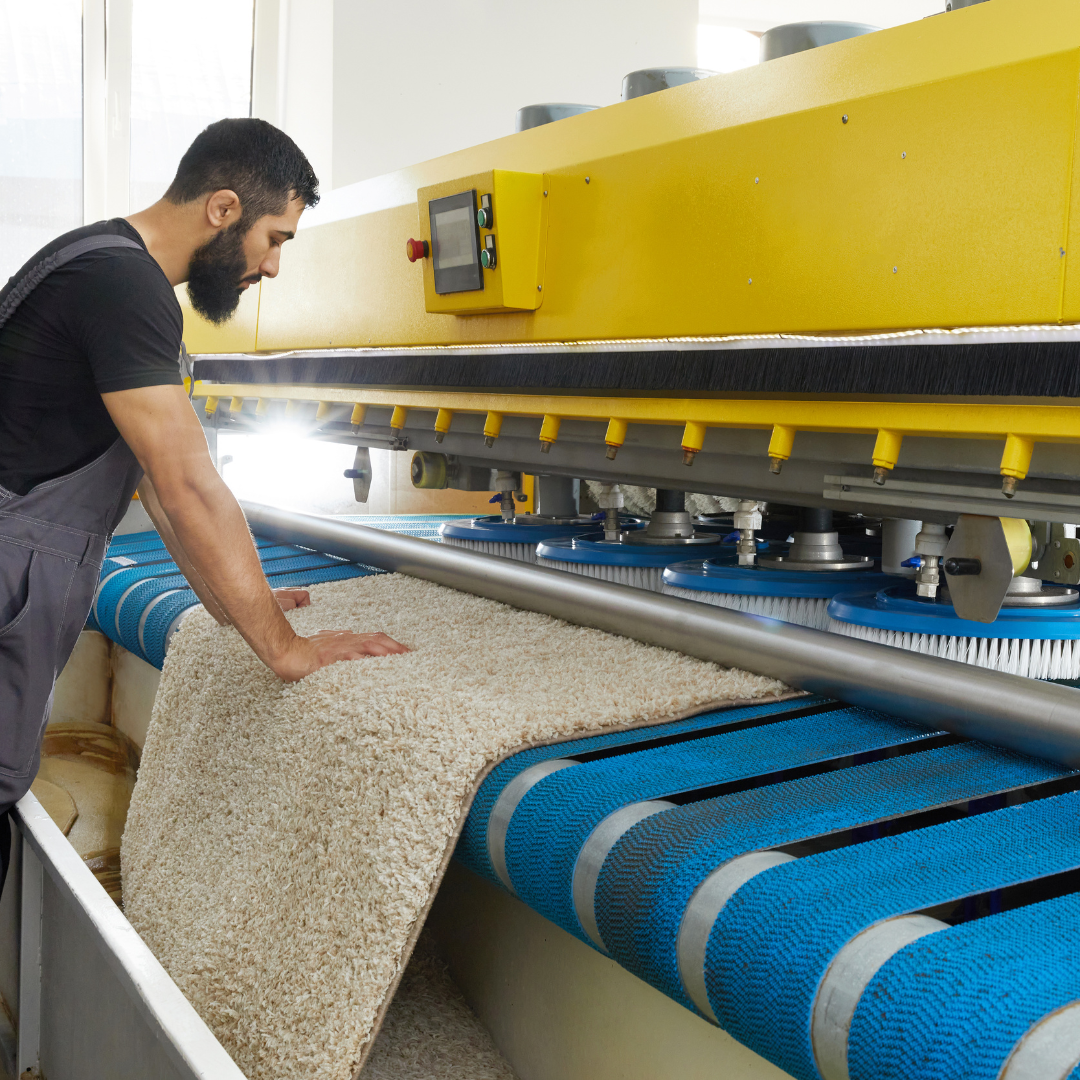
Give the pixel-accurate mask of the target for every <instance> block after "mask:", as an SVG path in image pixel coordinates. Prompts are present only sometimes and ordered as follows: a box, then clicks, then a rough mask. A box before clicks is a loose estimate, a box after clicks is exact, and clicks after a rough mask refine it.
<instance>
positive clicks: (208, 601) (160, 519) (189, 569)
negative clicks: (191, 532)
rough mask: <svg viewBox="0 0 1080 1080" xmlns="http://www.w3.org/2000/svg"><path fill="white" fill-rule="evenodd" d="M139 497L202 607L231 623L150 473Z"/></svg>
mask: <svg viewBox="0 0 1080 1080" xmlns="http://www.w3.org/2000/svg"><path fill="white" fill-rule="evenodd" d="M139 500H140V502H142V505H143V509H144V510H145V511H146V513H147V514H148V515H149V517H150V520H151V521H152V522H153V523H154V527H155V528H156V529H157V531H158V535H159V536H160V537H161V540H162V543H164V545H165V549H166V550H167V551H168V553H169V554H170V555H171V556H172V557H173V562H175V563H176V565H177V566H178V567H179V568H180V573H182V574H183V575H184V577H185V578H187V581H188V584H189V585H190V586H191V588H192V591H193V592H194V593H195V595H196V596H197V597H198V598H199V600H200V602H201V603H202V606H203V607H204V608H206V610H207V611H209V612H210V614H211V615H213V616H214V618H215V619H217V621H218V623H219V624H220V625H221V626H226V625H228V622H229V617H228V615H226V614H225V611H224V609H223V608H222V606H221V604H219V603H218V601H217V598H216V597H215V596H214V594H213V593H212V592H211V590H210V586H209V585H207V583H206V581H205V580H204V579H203V576H202V574H200V573H199V571H198V570H196V569H195V564H194V563H193V562H192V561H191V558H190V557H189V556H188V553H187V552H186V551H185V550H184V545H183V544H181V543H180V538H179V537H178V536H177V535H176V531H175V530H174V529H173V527H172V523H171V522H170V521H169V516H168V514H166V513H165V509H164V507H163V506H162V505H161V502H160V500H159V499H158V497H157V492H156V491H155V490H154V485H153V483H152V482H151V481H150V478H149V477H148V476H144V477H143V480H142V483H141V484H139Z"/></svg>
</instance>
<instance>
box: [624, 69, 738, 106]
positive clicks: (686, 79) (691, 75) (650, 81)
mask: <svg viewBox="0 0 1080 1080" xmlns="http://www.w3.org/2000/svg"><path fill="white" fill-rule="evenodd" d="M718 74H719V72H717V71H709V70H708V69H707V68H689V67H665V68H642V69H641V70H640V71H631V72H630V74H629V75H627V76H625V77H624V78H623V81H622V97H623V101H629V100H630V99H631V98H639V97H644V96H645V95H646V94H655V93H656V92H657V91H658V90H667V89H669V88H670V87H672V86H683V85H684V84H685V83H692V82H697V81H698V80H699V79H707V78H708V77H709V76H710V75H718Z"/></svg>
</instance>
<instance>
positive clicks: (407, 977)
mask: <svg viewBox="0 0 1080 1080" xmlns="http://www.w3.org/2000/svg"><path fill="white" fill-rule="evenodd" d="M363 1080H517V1077H516V1074H515V1073H514V1070H513V1069H511V1068H510V1065H509V1063H508V1062H507V1060H506V1059H505V1058H504V1057H503V1056H502V1054H500V1053H499V1049H498V1047H497V1046H496V1045H495V1043H494V1041H493V1040H492V1038H491V1035H489V1034H488V1030H487V1028H485V1027H484V1025H483V1024H481V1023H480V1021H479V1020H478V1019H477V1017H476V1014H475V1013H474V1012H473V1011H472V1009H470V1008H469V1006H468V1004H467V1003H466V1001H465V998H464V997H463V996H462V994H461V991H460V990H459V989H458V988H457V986H456V985H455V984H454V981H453V980H452V979H451V978H450V972H449V971H447V969H446V965H445V964H444V963H443V961H442V959H441V958H440V957H439V954H438V950H437V949H436V948H435V944H434V942H433V941H431V940H430V938H429V936H428V934H427V932H426V931H425V932H424V933H423V934H421V935H420V940H419V941H417V943H416V948H415V949H414V950H413V954H412V957H411V958H410V959H409V966H408V967H407V968H406V969H405V974H404V975H402V977H401V983H400V985H399V986H398V988H397V993H396V994H395V995H394V1000H393V1002H391V1004H390V1008H389V1010H388V1011H387V1014H386V1019H385V1020H384V1021H383V1025H382V1028H381V1029H380V1030H379V1034H378V1037H377V1038H376V1039H375V1043H374V1045H373V1046H372V1048H371V1054H370V1056H369V1057H368V1059H367V1064H366V1065H365V1066H364V1072H363Z"/></svg>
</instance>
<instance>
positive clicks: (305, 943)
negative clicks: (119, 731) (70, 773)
mask: <svg viewBox="0 0 1080 1080" xmlns="http://www.w3.org/2000/svg"><path fill="white" fill-rule="evenodd" d="M289 618H290V621H291V622H292V624H293V626H294V627H295V628H296V630H297V631H298V632H300V633H313V632H314V631H316V630H319V629H328V628H335V629H350V630H356V631H372V630H382V631H384V632H386V633H388V634H390V635H391V636H392V637H394V638H396V639H398V640H399V641H402V642H404V643H405V644H406V645H408V646H409V647H410V648H411V649H412V651H411V652H410V653H408V654H405V655H400V656H390V657H379V658H367V659H364V660H359V661H353V662H351V663H342V664H335V665H333V666H332V667H329V668H325V669H323V670H322V671H318V672H316V673H315V674H313V675H311V676H309V677H308V678H307V679H305V680H303V681H302V682H300V683H295V684H291V685H286V684H283V683H281V682H280V681H279V680H278V679H277V678H276V677H275V676H274V675H273V674H272V673H271V672H270V671H269V670H268V669H266V668H265V667H263V665H262V664H261V663H260V662H259V661H258V659H257V658H256V657H255V656H254V654H253V653H252V652H251V651H250V650H249V649H248V647H247V645H246V644H245V643H244V642H243V640H242V639H241V638H240V636H239V635H238V634H237V633H236V632H235V631H234V630H232V629H231V628H228V627H224V628H223V627H219V626H218V625H217V624H216V623H215V622H214V620H213V619H212V618H210V617H209V616H208V615H206V614H205V613H203V612H199V613H196V614H194V615H192V616H191V617H189V618H188V619H186V620H185V621H184V624H183V627H182V629H181V630H180V631H179V632H178V634H177V635H176V637H175V638H174V639H173V642H172V644H171V646H170V649H169V655H168V659H167V661H166V664H165V670H164V674H163V678H162V681H161V686H160V689H159V691H158V695H157V700H156V702H155V705H154V713H153V719H152V721H151V725H150V729H149V732H148V734H147V739H146V745H145V747H144V749H143V757H142V764H141V767H140V770H139V779H138V783H137V784H136V787H135V792H134V795H133V797H132V801H131V809H130V813H129V815H128V821H127V828H126V831H125V834H124V840H123V851H122V856H123V872H124V907H125V913H126V914H127V916H128V918H129V919H130V920H131V922H132V923H133V924H134V926H135V928H136V930H138V932H139V933H140V934H141V935H142V937H143V939H144V940H145V941H146V942H147V944H148V945H149V946H150V948H151V949H152V950H153V951H154V953H155V954H156V955H157V957H158V958H159V959H160V960H161V962H162V963H163V965H164V966H165V968H166V969H167V970H168V972H169V974H170V975H171V976H172V977H173V979H175V980H176V982H177V983H178V984H179V986H180V987H181V989H182V990H183V991H184V993H185V994H186V995H187V997H188V998H189V999H190V1001H191V1002H192V1004H193V1005H194V1006H195V1008H196V1009H197V1010H198V1012H199V1013H200V1014H201V1015H202V1017H203V1018H204V1019H205V1020H206V1022H207V1023H208V1024H209V1026H210V1027H211V1028H212V1029H213V1031H214V1033H215V1034H216V1035H217V1037H218V1038H219V1039H220V1040H221V1042H222V1043H223V1045H224V1046H225V1047H226V1049H227V1050H228V1051H229V1053H230V1054H231V1055H232V1056H233V1058H234V1059H235V1060H236V1062H237V1064H238V1065H239V1067H240V1068H241V1069H242V1070H243V1071H244V1073H245V1074H246V1075H247V1076H248V1077H249V1078H250V1080H286V1078H288V1080H295V1078H297V1077H301V1076H303V1077H315V1078H319V1080H348V1078H350V1077H353V1076H355V1075H356V1074H357V1072H358V1070H359V1069H360V1067H361V1066H362V1065H363V1062H364V1059H365V1057H366V1056H367V1054H368V1052H369V1050H370V1048H371V1045H372V1042H373V1040H374V1037H375V1035H376V1033H377V1032H378V1029H379V1026H380V1024H381V1023H382V1020H383V1018H384V1016H385V1013H386V1009H387V1007H388V1005H389V1003H390V1000H391V998H392V997H393V994H394V990H395V988H396V985H397V982H398V979H399V978H400V976H401V973H402V971H403V970H404V968H405V965H406V963H407V961H408V957H409V954H410V952H411V950H412V946H413V943H414V942H415V939H416V936H417V935H418V934H419V931H420V928H421V926H422V924H423V919H424V917H425V915H426V912H427V909H428V906H429V904H430V902H431V899H432V898H433V896H434V893H435V890H436V889H437V887H438V882H439V880H440V879H441V877H442V873H443V871H444V869H445V866H446V862H447V860H448V859H449V857H450V854H451V852H452V850H453V846H454V842H455V840H456V837H457V835H458V833H459V831H460V828H461V824H462V822H463V821H464V817H465V814H466V813H467V811H468V807H469V803H470V801H471V799H472V796H473V793H474V792H475V790H476V788H477V786H478V784H479V782H480V780H481V779H482V778H483V776H484V775H485V774H486V771H487V770H488V769H489V768H490V767H491V766H492V765H493V764H494V763H495V762H497V761H499V760H501V759H502V758H504V757H505V756H507V755H508V754H509V753H511V752H514V751H516V750H519V749H522V748H524V747H526V746H530V745H535V744H537V743H543V742H551V741H557V740H562V739H565V738H568V737H574V736H578V735H582V734H585V733H588V732H595V731H598V730H602V729H610V728H624V727H629V726H632V725H637V724H643V723H654V722H660V721H663V720H667V719H673V718H678V717H683V716H687V715H692V714H695V713H698V712H701V711H703V710H705V709H706V708H709V707H710V706H713V705H719V704H727V703H730V702H733V701H745V700H761V699H763V698H764V699H768V698H773V697H777V696H781V695H786V694H787V693H790V691H788V689H787V688H786V687H785V686H783V685H782V684H780V683H778V682H776V681H775V680H772V679H767V678H763V677H760V676H756V675H750V674H748V673H746V672H742V671H736V670H725V669H722V668H719V667H717V666H715V665H713V664H708V663H704V662H702V661H699V660H693V659H690V658H688V657H685V656H681V655H679V654H676V653H672V652H668V651H666V650H663V649H658V648H654V647H650V646H646V645H642V644H639V643H638V642H635V641H631V640H628V639H626V638H618V637H613V636H611V635H608V634H604V633H602V632H600V631H597V630H589V629H585V628H582V627H577V626H572V625H569V624H567V623H563V622H560V621H558V620H556V619H552V618H549V617H547V616H544V615H537V614H534V613H531V612H523V611H518V610H516V609H514V608H510V607H506V606H504V605H501V604H498V603H495V602H494V601H490V600H485V599H481V598H479V597H475V596H471V595H468V594H465V593H460V592H455V591H453V590H451V589H446V588H442V587H441V586H438V585H433V584H431V583H428V582H423V581H420V580H417V579H414V578H409V577H404V576H399V575H386V576H378V577H366V578H356V579H353V580H352V581H347V582H340V583H334V584H331V585H325V586H319V587H316V588H314V589H312V603H311V606H310V607H308V608H302V609H299V610H297V611H294V612H290V613H289Z"/></svg>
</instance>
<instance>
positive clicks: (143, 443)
mask: <svg viewBox="0 0 1080 1080" xmlns="http://www.w3.org/2000/svg"><path fill="white" fill-rule="evenodd" d="M101 398H102V400H103V401H104V402H105V407H106V408H107V409H108V410H109V415H110V416H111V417H112V419H113V423H115V424H116V426H117V428H118V429H119V431H120V434H121V435H122V436H123V438H124V441H125V442H126V443H127V444H128V446H129V447H130V448H131V451H132V453H133V454H134V455H135V457H136V458H138V460H139V463H140V464H141V465H142V467H143V469H144V470H145V472H146V475H147V477H148V478H149V480H150V487H151V488H152V489H153V491H154V492H155V493H156V497H155V499H154V502H155V506H156V510H155V514H157V516H155V521H157V519H158V517H162V518H164V519H165V520H166V521H167V523H168V526H169V528H168V529H166V530H165V532H169V533H170V534H171V537H172V538H173V539H171V540H170V541H169V542H170V543H171V544H172V547H170V549H169V550H170V552H171V551H172V550H173V548H174V547H175V548H176V550H177V553H178V554H180V555H181V556H182V557H183V558H184V560H185V562H181V561H180V559H178V560H177V564H178V565H180V566H181V568H185V567H186V566H187V564H190V569H191V570H192V571H193V574H192V576H193V577H195V578H196V580H198V581H199V583H200V585H199V588H198V589H196V592H197V593H198V595H199V596H200V598H202V597H203V596H204V595H205V596H206V597H208V598H209V599H210V600H211V601H212V604H213V608H212V609H211V608H208V610H212V613H213V614H214V615H215V617H216V618H218V621H219V622H226V621H227V622H229V623H232V625H233V626H235V627H236V629H237V630H238V631H239V632H240V633H241V634H242V635H243V637H244V639H245V640H246V641H247V643H248V644H249V645H250V646H251V648H252V649H253V650H254V651H255V654H256V655H257V656H258V657H259V659H260V660H262V662H263V663H264V664H266V666H267V667H268V668H270V669H271V670H272V671H274V672H276V673H277V674H278V675H279V676H280V677H281V678H283V679H287V680H290V681H292V680H296V679H302V678H303V677H304V676H305V675H308V674H310V673H311V672H312V671H316V670H318V669H319V668H321V667H325V666H326V665H327V664H333V663H336V662H337V661H339V660H356V659H359V658H360V657H362V656H387V655H389V654H390V653H395V652H407V651H408V650H407V649H406V648H405V647H404V646H403V645H399V644H398V643H397V642H396V641H392V640H391V639H390V638H388V637H386V636H385V635H384V634H350V633H345V632H338V633H329V634H327V633H320V634H315V635H314V636H313V637H311V638H301V637H298V636H297V635H296V633H295V631H294V630H293V628H292V627H291V626H290V625H289V621H288V619H286V618H285V616H284V614H283V613H282V608H283V607H284V606H286V604H288V605H289V606H301V607H302V606H304V604H305V603H307V602H309V598H308V597H307V594H306V593H305V592H304V590H297V589H293V590H288V591H287V595H286V597H284V598H278V597H275V596H274V594H273V593H272V592H271V590H270V586H269V585H268V584H267V581H266V577H265V575H264V574H263V570H262V566H261V565H260V564H259V556H258V553H257V552H256V550H255V545H254V544H253V543H252V539H251V533H250V532H249V531H248V527H247V522H246V521H245V520H244V515H243V513H242V511H241V510H240V507H239V505H238V504H237V502H236V499H235V498H234V497H233V494H232V492H231V491H229V489H228V488H227V487H226V486H225V483H224V481H223V480H222V479H221V477H220V476H219V475H218V474H217V471H216V470H215V469H214V466H213V463H212V462H211V460H210V454H209V452H208V450H207V446H206V437H205V436H204V435H203V431H202V427H201V426H200V424H199V419H198V417H197V416H196V415H195V412H194V410H193V409H192V407H191V403H190V402H189V401H188V398H187V394H186V393H184V388H183V387H182V386H145V387H138V388H136V389H133V390H117V391H113V392H110V393H106V394H102V395H101ZM148 505H149V503H148ZM158 511H160V513H158ZM162 535H163V536H164V535H165V533H163V534H162ZM185 573H187V569H185ZM200 589H201V590H202V591H200ZM283 601H284V602H283Z"/></svg>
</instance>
